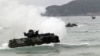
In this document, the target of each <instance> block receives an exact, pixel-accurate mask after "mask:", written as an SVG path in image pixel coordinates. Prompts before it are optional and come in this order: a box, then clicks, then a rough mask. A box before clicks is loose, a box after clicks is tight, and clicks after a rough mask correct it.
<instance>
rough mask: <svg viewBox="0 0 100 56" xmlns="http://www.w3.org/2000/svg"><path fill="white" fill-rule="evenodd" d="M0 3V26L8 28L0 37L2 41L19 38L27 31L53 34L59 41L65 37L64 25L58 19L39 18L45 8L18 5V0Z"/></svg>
mask: <svg viewBox="0 0 100 56" xmlns="http://www.w3.org/2000/svg"><path fill="white" fill-rule="evenodd" d="M0 2H1V3H0V4H1V5H0V8H1V9H0V21H2V22H0V24H1V25H2V26H6V27H9V28H10V30H9V31H6V32H5V33H4V34H3V35H1V37H4V40H5V39H11V38H15V37H17V38H18V37H20V38H21V37H23V34H22V33H23V32H24V31H28V30H29V29H34V30H39V33H47V32H50V33H55V34H56V35H58V36H59V37H60V39H62V38H63V37H65V35H66V28H65V23H64V22H63V21H62V20H61V19H58V18H54V17H44V16H41V12H42V13H43V12H45V8H42V7H36V6H33V5H25V4H20V3H19V2H18V0H3V1H2V0H0ZM5 22H6V23H5ZM5 41H6V40H5Z"/></svg>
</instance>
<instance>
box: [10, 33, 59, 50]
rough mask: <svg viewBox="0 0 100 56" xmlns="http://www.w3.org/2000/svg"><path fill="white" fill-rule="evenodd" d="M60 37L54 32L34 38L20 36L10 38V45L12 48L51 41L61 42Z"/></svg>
mask: <svg viewBox="0 0 100 56" xmlns="http://www.w3.org/2000/svg"><path fill="white" fill-rule="evenodd" d="M59 42H60V40H59V37H58V36H56V35H54V34H50V33H49V34H39V35H37V36H34V37H32V38H20V39H11V40H9V44H8V46H9V47H10V48H16V47H23V46H35V45H42V44H49V43H59Z"/></svg>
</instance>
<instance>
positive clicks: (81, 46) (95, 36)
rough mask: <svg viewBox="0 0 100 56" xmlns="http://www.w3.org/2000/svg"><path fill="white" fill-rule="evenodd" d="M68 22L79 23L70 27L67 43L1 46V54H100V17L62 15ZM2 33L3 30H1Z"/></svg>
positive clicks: (84, 55)
mask: <svg viewBox="0 0 100 56" xmlns="http://www.w3.org/2000/svg"><path fill="white" fill-rule="evenodd" d="M61 18H62V19H63V20H64V21H65V22H66V24H67V23H68V22H71V23H76V24H78V27H69V28H66V29H67V34H66V35H67V36H66V37H65V38H64V39H63V41H65V43H59V44H54V45H49V46H48V45H43V46H35V47H23V48H13V49H10V48H4V46H3V47H1V48H0V56H100V53H99V52H100V19H99V18H100V17H99V16H97V18H96V19H94V20H93V19H91V17H89V16H88V17H83V16H77V17H61ZM1 33H2V32H1Z"/></svg>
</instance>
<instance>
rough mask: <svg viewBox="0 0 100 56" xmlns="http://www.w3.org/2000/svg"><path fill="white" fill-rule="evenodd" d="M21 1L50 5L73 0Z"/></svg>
mask: <svg viewBox="0 0 100 56" xmlns="http://www.w3.org/2000/svg"><path fill="white" fill-rule="evenodd" d="M19 1H20V2H21V3H26V4H33V5H36V6H50V5H62V4H66V3H68V2H70V1H72V0H19Z"/></svg>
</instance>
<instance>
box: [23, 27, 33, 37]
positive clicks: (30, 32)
mask: <svg viewBox="0 0 100 56" xmlns="http://www.w3.org/2000/svg"><path fill="white" fill-rule="evenodd" d="M24 36H27V37H28V38H32V37H34V31H33V30H32V29H30V30H29V31H28V33H25V32H24Z"/></svg>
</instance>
